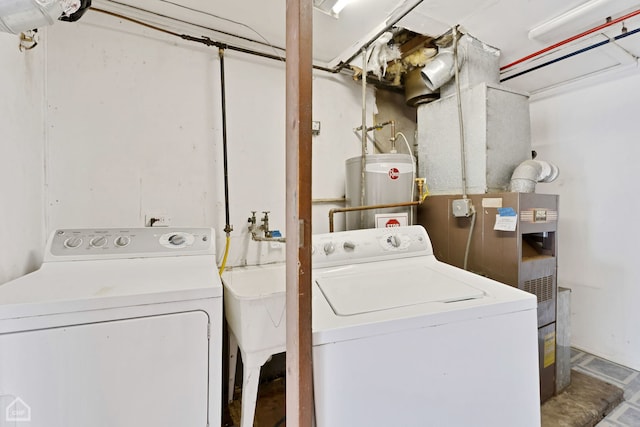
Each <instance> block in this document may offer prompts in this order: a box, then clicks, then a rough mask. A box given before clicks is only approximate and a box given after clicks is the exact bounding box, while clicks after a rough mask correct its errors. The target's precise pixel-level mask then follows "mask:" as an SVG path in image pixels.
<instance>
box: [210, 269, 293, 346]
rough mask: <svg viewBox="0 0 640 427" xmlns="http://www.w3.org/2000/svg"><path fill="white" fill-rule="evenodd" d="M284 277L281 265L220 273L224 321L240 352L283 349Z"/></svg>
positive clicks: (284, 338) (284, 318)
mask: <svg viewBox="0 0 640 427" xmlns="http://www.w3.org/2000/svg"><path fill="white" fill-rule="evenodd" d="M285 276H286V273H285V264H284V263H278V264H267V265H260V266H248V267H234V268H232V269H230V270H228V271H227V272H225V273H224V274H223V276H222V279H223V283H224V306H225V310H226V318H227V322H228V324H229V328H230V329H231V331H232V332H233V334H234V335H235V337H236V339H237V341H238V345H239V346H240V349H241V351H242V352H243V353H247V354H251V353H259V352H264V351H266V350H274V351H273V352H272V353H271V354H276V353H279V352H282V351H284V350H285V344H286V327H285V324H286V313H285V307H286V302H285V289H286V282H285ZM276 350H277V351H276Z"/></svg>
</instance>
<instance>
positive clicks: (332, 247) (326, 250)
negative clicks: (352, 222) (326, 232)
mask: <svg viewBox="0 0 640 427" xmlns="http://www.w3.org/2000/svg"><path fill="white" fill-rule="evenodd" d="M323 249H324V253H325V254H327V255H329V254H332V253H333V251H335V250H336V247H335V245H334V244H333V243H332V242H329V243H325V244H324V247H323Z"/></svg>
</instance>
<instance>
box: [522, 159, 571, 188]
mask: <svg viewBox="0 0 640 427" xmlns="http://www.w3.org/2000/svg"><path fill="white" fill-rule="evenodd" d="M559 173H560V170H559V169H558V167H557V166H556V165H554V164H552V163H549V162H545V161H542V160H525V161H524V162H522V163H520V164H519V165H518V167H516V168H515V170H514V171H513V175H511V183H510V184H509V190H510V191H511V192H514V193H534V192H535V191H536V183H538V182H551V181H553V180H555V179H556V178H557V177H558V174H559Z"/></svg>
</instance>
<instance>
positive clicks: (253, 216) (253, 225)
mask: <svg viewBox="0 0 640 427" xmlns="http://www.w3.org/2000/svg"><path fill="white" fill-rule="evenodd" d="M247 222H248V223H249V231H251V232H253V231H254V229H255V228H256V211H251V216H250V217H249V219H247Z"/></svg>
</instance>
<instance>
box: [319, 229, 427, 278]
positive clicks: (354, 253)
mask: <svg viewBox="0 0 640 427" xmlns="http://www.w3.org/2000/svg"><path fill="white" fill-rule="evenodd" d="M311 251H312V254H313V255H312V261H313V267H314V268H315V267H328V266H334V265H341V264H350V263H357V262H370V261H375V260H385V259H394V258H404V257H407V256H419V255H432V254H433V249H432V247H431V241H430V240H429V236H428V235H427V232H426V230H425V229H424V228H423V227H422V226H419V225H412V226H405V227H393V228H371V229H365V230H351V231H340V232H336V233H326V234H315V235H314V236H313V246H312V248H311Z"/></svg>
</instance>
